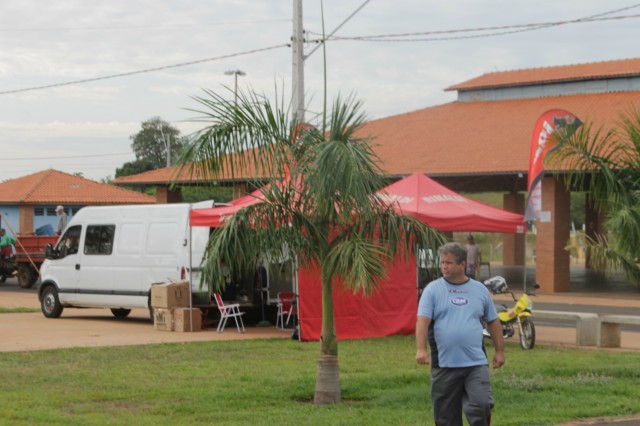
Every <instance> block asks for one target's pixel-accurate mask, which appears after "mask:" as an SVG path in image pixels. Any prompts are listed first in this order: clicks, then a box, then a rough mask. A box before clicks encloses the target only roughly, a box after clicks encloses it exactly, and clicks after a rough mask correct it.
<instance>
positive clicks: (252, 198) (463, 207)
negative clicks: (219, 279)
mask: <svg viewBox="0 0 640 426" xmlns="http://www.w3.org/2000/svg"><path fill="white" fill-rule="evenodd" d="M378 196H380V197H382V198H383V199H385V200H388V201H389V202H393V203H394V205H395V206H397V209H398V211H400V212H402V213H404V214H407V215H412V216H415V217H417V218H419V219H420V220H422V221H424V222H425V223H427V224H428V225H430V226H431V227H433V228H435V229H438V230H440V231H485V232H510V233H516V232H519V233H522V232H524V230H525V229H526V228H525V224H524V222H523V221H522V215H517V214H515V213H509V212H506V211H503V210H500V209H497V208H494V207H490V206H487V205H485V204H482V203H478V202H476V201H472V200H469V199H467V198H464V197H462V196H461V195H459V194H456V193H455V192H452V191H450V190H449V189H447V188H445V187H444V186H442V185H440V184H438V183H436V182H434V181H433V180H431V179H429V178H427V177H426V176H424V175H421V174H415V175H411V176H409V177H407V178H406V179H403V180H401V181H399V182H396V183H394V184H392V185H390V186H388V187H386V188H385V189H383V190H381V191H380V192H379V193H378ZM262 201H264V196H263V195H262V190H257V191H255V192H253V193H252V194H250V195H247V196H244V197H242V198H239V199H237V200H235V201H233V202H232V203H231V205H230V206H225V207H216V208H211V209H196V210H192V211H191V226H208V227H219V226H222V224H223V223H224V219H225V217H227V216H229V215H232V214H234V213H235V212H237V211H238V210H240V209H242V208H244V207H247V206H250V205H252V204H256V203H259V202H262ZM379 284H380V285H379V288H378V290H377V291H376V292H375V293H374V294H373V295H372V296H368V297H366V296H363V295H361V294H355V295H354V294H352V293H351V292H349V291H345V290H342V289H341V287H340V286H336V288H335V292H334V295H335V296H336V297H335V298H334V315H335V324H336V333H337V336H338V338H339V339H341V340H342V339H352V338H365V337H382V336H390V335H394V334H412V333H413V332H414V330H415V321H416V309H417V303H418V300H417V270H416V264H415V261H413V262H402V261H398V262H396V263H395V264H393V265H390V266H389V267H388V268H387V279H385V280H383V281H382V282H381V283H379ZM294 290H295V291H296V292H297V294H298V320H299V324H300V330H299V337H300V339H301V340H318V339H319V338H320V333H321V327H322V306H321V283H320V272H319V271H318V269H317V268H310V269H305V268H301V269H300V270H299V271H298V274H297V289H294Z"/></svg>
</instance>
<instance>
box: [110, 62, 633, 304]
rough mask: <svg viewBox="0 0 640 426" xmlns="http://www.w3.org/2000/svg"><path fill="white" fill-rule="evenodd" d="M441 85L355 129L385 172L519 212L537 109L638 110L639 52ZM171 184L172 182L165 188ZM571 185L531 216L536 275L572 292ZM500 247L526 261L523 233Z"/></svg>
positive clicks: (164, 191)
mask: <svg viewBox="0 0 640 426" xmlns="http://www.w3.org/2000/svg"><path fill="white" fill-rule="evenodd" d="M446 90H450V91H457V94H458V99H457V100H456V101H454V102H450V103H447V104H443V105H437V106H433V107H428V108H425V109H421V110H418V111H412V112H407V113H403V114H398V115H394V116H390V117H385V118H380V119H376V120H372V121H369V122H367V123H366V124H365V126H364V127H363V129H362V131H361V135H360V136H366V137H371V138H372V140H373V144H374V145H375V147H374V150H375V152H376V154H377V155H378V156H379V157H380V159H381V160H382V163H383V164H382V166H383V168H384V170H385V171H386V173H387V177H388V178H389V179H390V180H397V179H400V178H402V177H405V176H408V175H410V174H413V173H423V174H426V175H427V176H429V177H430V178H432V179H434V180H435V181H437V182H439V183H440V184H443V185H444V186H446V187H447V188H449V189H451V190H454V191H456V192H462V193H473V192H498V193H502V194H503V208H504V209H505V210H508V211H512V212H515V213H520V214H522V213H524V208H525V198H526V190H527V188H526V185H527V174H528V167H529V152H530V144H531V138H532V132H533V127H534V124H535V122H536V120H537V119H538V117H540V116H541V115H542V114H543V113H544V112H546V111H548V110H550V109H564V110H567V111H569V112H571V113H573V114H574V115H575V116H577V117H578V118H579V119H580V120H582V121H583V122H584V121H588V122H591V123H592V124H593V129H594V130H596V129H599V128H604V129H606V130H608V129H610V128H613V127H616V126H617V124H618V122H619V121H618V120H619V118H620V115H621V114H623V113H625V112H628V111H630V110H632V109H634V108H635V109H639V108H640V58H634V59H625V60H617V61H606V62H597V63H587V64H577V65H567V66H555V67H546V68H534V69H523V70H515V71H504V72H492V73H487V74H484V75H481V76H479V77H476V78H473V79H471V80H468V81H465V82H462V83H460V84H456V85H454V86H451V87H449V88H448V89H446ZM244 178H246V180H245V179H244ZM254 178H255V176H254V175H253V174H251V173H250V172H248V173H247V175H246V176H244V177H243V176H240V177H239V178H238V177H236V180H235V181H225V182H221V183H223V184H229V185H233V186H234V188H235V190H236V194H237V195H238V196H240V195H244V193H246V192H247V182H249V181H251V180H252V179H254ZM264 178H265V179H266V178H268V177H264ZM206 180H208V179H207V177H206V176H190V175H187V174H186V173H180V172H179V170H178V169H177V168H167V169H159V170H153V171H149V172H146V173H142V174H139V175H134V176H126V177H121V178H118V179H116V180H115V181H114V182H115V183H116V184H118V185H125V186H127V185H131V186H156V187H157V188H158V192H157V194H158V195H157V198H158V202H178V201H180V200H181V195H180V186H181V185H182V186H184V185H198V184H202V182H203V181H206ZM170 183H174V184H176V189H170V188H169V184H170ZM577 190H579V188H567V187H566V185H565V184H564V181H563V180H562V179H561V178H558V177H556V176H553V175H551V174H548V175H546V176H545V177H544V178H543V181H542V209H543V211H545V212H547V214H546V215H545V216H546V217H548V218H549V219H548V220H545V221H540V220H537V221H536V223H535V226H536V230H537V238H536V264H537V269H536V281H537V282H538V283H539V284H540V285H541V291H543V292H563V291H569V290H570V273H569V272H570V271H569V270H570V256H569V252H568V251H566V250H565V246H566V244H567V241H568V239H569V232H570V225H571V223H570V217H569V207H570V191H577ZM585 211H586V215H585V216H586V224H585V226H586V234H587V235H593V234H594V233H596V232H601V231H602V229H603V222H604V218H603V217H602V216H601V215H599V214H598V213H597V212H596V211H595V210H594V209H592V208H591V207H590V203H589V201H588V200H587V203H586V205H585ZM503 246H504V260H503V262H504V265H505V266H518V265H519V266H522V265H524V263H525V244H524V236H523V235H522V234H505V235H504V244H503ZM586 262H587V264H586V267H588V266H589V264H588V259H587V261H586Z"/></svg>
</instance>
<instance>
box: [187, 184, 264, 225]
mask: <svg viewBox="0 0 640 426" xmlns="http://www.w3.org/2000/svg"><path fill="white" fill-rule="evenodd" d="M262 189H263V188H260V189H258V190H256V191H253V192H252V193H251V194H248V195H245V196H244V197H240V198H237V199H235V200H233V201H232V202H231V203H229V204H230V205H228V206H222V207H213V208H208V209H193V210H191V213H189V220H190V222H191V226H208V227H210V228H217V227H219V226H222V225H223V224H224V222H225V220H227V218H229V217H230V216H233V215H234V214H235V213H236V212H237V211H238V210H240V209H243V208H245V207H248V206H251V205H253V204H257V203H261V202H262V201H264V196H263V195H262Z"/></svg>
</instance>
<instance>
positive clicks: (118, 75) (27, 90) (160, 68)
mask: <svg viewBox="0 0 640 426" xmlns="http://www.w3.org/2000/svg"><path fill="white" fill-rule="evenodd" d="M288 46H289V44H279V45H275V46H269V47H263V48H259V49H252V50H246V51H244V52H238V53H231V54H228V55H221V56H216V57H213V58H207V59H198V60H195V61H189V62H181V63H178V64H173V65H164V66H161V67H155V68H146V69H142V70H137V71H129V72H123V73H120V74H110V75H105V76H101V77H94V78H85V79H82V80H73V81H67V82H64V83H56V84H47V85H44V86H35V87H27V88H23V89H15V90H5V91H2V92H0V96H1V95H9V94H12V93H22V92H31V91H35V90H42V89H52V88H54V87H63V86H72V85H76V84H81V83H90V82H93V81H100V80H108V79H112V78H119V77H127V76H130V75H136V74H145V73H150V72H155V71H163V70H167V69H171V68H181V67H186V66H189V65H195V64H201V63H204V62H212V61H218V60H221V59H228V58H235V57H238V56H245V55H251V54H253V53H259V52H266V51H268V50H274V49H279V48H281V47H288Z"/></svg>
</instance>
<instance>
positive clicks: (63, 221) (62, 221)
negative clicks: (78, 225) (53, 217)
mask: <svg viewBox="0 0 640 426" xmlns="http://www.w3.org/2000/svg"><path fill="white" fill-rule="evenodd" d="M56 214H57V215H58V235H62V232H63V231H64V228H66V227H67V213H65V211H64V207H62V206H58V207H56Z"/></svg>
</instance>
